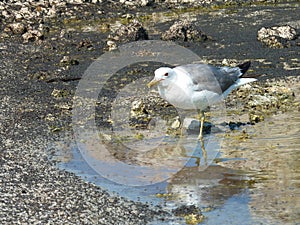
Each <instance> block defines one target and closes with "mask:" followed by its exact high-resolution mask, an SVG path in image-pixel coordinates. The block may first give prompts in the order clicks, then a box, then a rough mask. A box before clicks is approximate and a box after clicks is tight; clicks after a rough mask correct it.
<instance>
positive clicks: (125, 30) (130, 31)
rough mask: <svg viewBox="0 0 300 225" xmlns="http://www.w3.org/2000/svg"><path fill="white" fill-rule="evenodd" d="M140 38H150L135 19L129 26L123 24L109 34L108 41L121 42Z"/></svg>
mask: <svg viewBox="0 0 300 225" xmlns="http://www.w3.org/2000/svg"><path fill="white" fill-rule="evenodd" d="M138 40H148V33H147V31H146V29H145V28H144V27H143V26H142V24H141V23H140V22H139V21H137V20H133V21H132V23H130V24H128V25H127V26H125V25H121V27H120V28H119V29H117V30H116V31H115V32H114V33H113V34H110V35H109V36H108V41H114V42H121V43H123V42H128V41H138Z"/></svg>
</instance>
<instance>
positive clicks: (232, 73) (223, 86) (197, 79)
mask: <svg viewBox="0 0 300 225" xmlns="http://www.w3.org/2000/svg"><path fill="white" fill-rule="evenodd" d="M175 69H178V70H180V71H182V72H186V73H188V74H189V76H190V77H191V79H192V81H193V84H194V85H195V87H194V90H195V91H202V90H208V91H213V92H215V93H218V94H222V93H223V92H225V91H226V90H227V89H228V88H229V87H230V86H231V85H233V84H234V83H235V82H236V80H238V79H239V77H240V76H241V75H242V73H241V71H240V68H239V67H214V66H211V65H207V64H188V65H183V66H177V67H175Z"/></svg>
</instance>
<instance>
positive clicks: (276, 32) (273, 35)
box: [257, 25, 298, 48]
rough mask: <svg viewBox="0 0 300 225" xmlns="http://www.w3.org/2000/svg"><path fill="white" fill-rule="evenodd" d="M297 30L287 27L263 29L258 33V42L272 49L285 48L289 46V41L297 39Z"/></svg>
mask: <svg viewBox="0 0 300 225" xmlns="http://www.w3.org/2000/svg"><path fill="white" fill-rule="evenodd" d="M297 36H298V35H297V31H296V29H295V28H293V27H291V26H289V25H285V26H273V27H270V28H266V27H262V28H261V29H260V30H259V31H258V32H257V40H259V41H261V42H262V43H264V44H265V45H267V46H269V47H271V48H284V47H288V46H289V41H291V40H294V39H296V38H297Z"/></svg>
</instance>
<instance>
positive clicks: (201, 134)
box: [198, 111, 207, 164]
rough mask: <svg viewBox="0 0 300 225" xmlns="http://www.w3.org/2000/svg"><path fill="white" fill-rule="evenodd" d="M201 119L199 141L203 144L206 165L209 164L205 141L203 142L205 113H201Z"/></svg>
mask: <svg viewBox="0 0 300 225" xmlns="http://www.w3.org/2000/svg"><path fill="white" fill-rule="evenodd" d="M199 119H200V133H199V136H198V139H199V140H200V142H201V149H202V155H203V159H204V162H205V164H206V163H207V152H206V150H205V146H204V140H203V127H204V119H205V114H204V112H203V111H200V112H199Z"/></svg>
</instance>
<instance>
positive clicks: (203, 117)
mask: <svg viewBox="0 0 300 225" xmlns="http://www.w3.org/2000/svg"><path fill="white" fill-rule="evenodd" d="M199 119H200V133H199V136H198V139H199V140H202V139H203V135H202V133H203V126H204V119H205V115H204V112H203V111H200V113H199Z"/></svg>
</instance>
